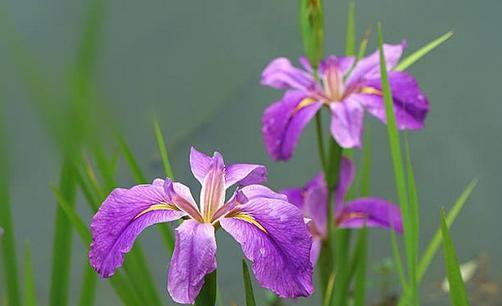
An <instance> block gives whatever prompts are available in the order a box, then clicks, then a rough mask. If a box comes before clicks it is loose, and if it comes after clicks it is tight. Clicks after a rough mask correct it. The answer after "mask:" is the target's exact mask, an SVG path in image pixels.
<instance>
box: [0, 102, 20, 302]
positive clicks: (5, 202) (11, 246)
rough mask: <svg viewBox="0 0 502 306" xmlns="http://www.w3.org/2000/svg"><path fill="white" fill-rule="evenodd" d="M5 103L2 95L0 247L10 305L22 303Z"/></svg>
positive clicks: (0, 111)
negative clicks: (5, 122) (10, 190)
mask: <svg viewBox="0 0 502 306" xmlns="http://www.w3.org/2000/svg"><path fill="white" fill-rule="evenodd" d="M3 103H4V102H3V100H2V97H1V96H0V227H1V228H2V229H3V237H1V239H0V248H1V250H2V255H3V256H0V257H2V258H3V269H2V270H4V272H3V274H4V277H5V287H6V295H7V303H8V304H9V305H21V294H20V289H19V274H18V266H17V254H16V238H15V235H14V221H13V218H12V211H11V207H10V197H9V183H8V173H7V172H8V163H7V150H6V148H7V146H6V143H5V135H4V133H5V124H4V111H3V106H4V104H3Z"/></svg>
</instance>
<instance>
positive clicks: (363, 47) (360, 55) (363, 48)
mask: <svg viewBox="0 0 502 306" xmlns="http://www.w3.org/2000/svg"><path fill="white" fill-rule="evenodd" d="M370 35H371V28H367V29H366V31H365V32H364V36H363V39H362V40H361V43H360V45H359V50H358V52H357V60H358V61H359V60H361V59H362V58H363V57H364V56H365V55H366V49H367V48H368V41H369V40H370Z"/></svg>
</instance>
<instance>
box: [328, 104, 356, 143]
mask: <svg viewBox="0 0 502 306" xmlns="http://www.w3.org/2000/svg"><path fill="white" fill-rule="evenodd" d="M330 109H331V135H333V137H334V138H335V140H336V142H337V143H338V144H339V145H340V146H341V147H343V148H360V147H361V145H362V140H361V138H362V132H363V119H364V109H363V107H362V105H361V104H360V103H359V102H358V101H357V100H355V99H353V97H352V96H348V97H347V98H345V100H343V101H342V102H340V103H331V104H330Z"/></svg>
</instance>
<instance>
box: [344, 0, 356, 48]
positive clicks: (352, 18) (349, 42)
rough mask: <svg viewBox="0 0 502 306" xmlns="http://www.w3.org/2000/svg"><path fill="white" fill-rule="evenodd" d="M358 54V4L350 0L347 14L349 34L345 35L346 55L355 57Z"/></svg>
mask: <svg viewBox="0 0 502 306" xmlns="http://www.w3.org/2000/svg"><path fill="white" fill-rule="evenodd" d="M355 53H356V2H355V0H350V2H349V11H348V13H347V32H346V34H345V55H347V56H353V55H355Z"/></svg>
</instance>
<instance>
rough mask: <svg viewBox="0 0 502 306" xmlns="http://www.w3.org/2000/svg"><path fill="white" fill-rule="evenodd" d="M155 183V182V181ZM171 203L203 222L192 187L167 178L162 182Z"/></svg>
mask: <svg viewBox="0 0 502 306" xmlns="http://www.w3.org/2000/svg"><path fill="white" fill-rule="evenodd" d="M154 184H155V182H154ZM162 186H163V188H164V191H165V193H166V198H167V200H168V201H169V203H173V204H174V205H176V207H177V208H179V209H180V210H182V211H184V212H186V213H187V214H188V215H189V216H190V217H191V218H192V219H194V220H197V221H199V222H202V221H203V219H202V215H201V214H200V211H199V209H198V207H197V204H196V203H195V200H194V199H193V196H192V193H191V192H190V189H189V188H188V187H187V186H185V185H183V184H181V183H175V182H173V181H171V180H170V179H166V180H165V182H164V183H163V184H162Z"/></svg>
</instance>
